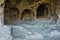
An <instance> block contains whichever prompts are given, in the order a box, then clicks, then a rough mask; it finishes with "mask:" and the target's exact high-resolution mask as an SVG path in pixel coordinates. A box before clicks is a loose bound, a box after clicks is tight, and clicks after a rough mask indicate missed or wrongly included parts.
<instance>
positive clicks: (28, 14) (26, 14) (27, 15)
mask: <svg viewBox="0 0 60 40" xmlns="http://www.w3.org/2000/svg"><path fill="white" fill-rule="evenodd" d="M33 17H34V12H33V11H32V10H30V9H25V10H24V11H23V13H22V14H21V20H23V21H31V20H32V19H33Z"/></svg>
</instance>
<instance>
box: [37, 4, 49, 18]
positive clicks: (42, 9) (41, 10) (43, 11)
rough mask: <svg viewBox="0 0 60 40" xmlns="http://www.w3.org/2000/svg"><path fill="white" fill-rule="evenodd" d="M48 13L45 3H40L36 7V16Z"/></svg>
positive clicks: (43, 15)
mask: <svg viewBox="0 0 60 40" xmlns="http://www.w3.org/2000/svg"><path fill="white" fill-rule="evenodd" d="M47 15H48V8H47V5H46V4H45V3H43V4H40V5H39V6H38V8H37V18H39V17H45V16H47Z"/></svg>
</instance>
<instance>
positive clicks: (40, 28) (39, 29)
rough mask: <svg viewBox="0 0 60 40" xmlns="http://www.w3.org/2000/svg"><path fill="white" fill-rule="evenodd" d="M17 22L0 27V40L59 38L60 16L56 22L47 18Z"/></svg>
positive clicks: (52, 39)
mask: <svg viewBox="0 0 60 40" xmlns="http://www.w3.org/2000/svg"><path fill="white" fill-rule="evenodd" d="M16 23H17V22H16ZM19 24H20V25H18V26H17V25H4V26H3V28H2V27H1V28H0V40H60V18H59V19H58V21H57V23H56V24H51V20H48V19H44V20H41V19H39V20H36V21H32V22H27V21H26V22H21V23H19Z"/></svg>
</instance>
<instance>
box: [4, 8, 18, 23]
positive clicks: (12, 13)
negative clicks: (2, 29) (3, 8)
mask: <svg viewBox="0 0 60 40" xmlns="http://www.w3.org/2000/svg"><path fill="white" fill-rule="evenodd" d="M4 17H5V18H4V23H6V24H9V23H12V22H14V21H16V20H18V19H19V10H18V9H17V8H16V7H11V8H10V9H9V11H8V12H7V13H6V15H4Z"/></svg>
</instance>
